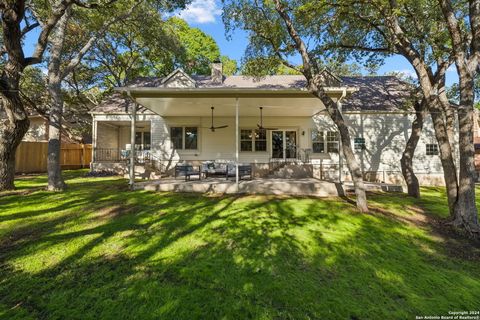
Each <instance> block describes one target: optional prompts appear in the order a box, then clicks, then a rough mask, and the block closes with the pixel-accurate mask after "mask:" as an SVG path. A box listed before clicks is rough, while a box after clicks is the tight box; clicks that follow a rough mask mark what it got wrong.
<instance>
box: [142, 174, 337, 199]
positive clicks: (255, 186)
mask: <svg viewBox="0 0 480 320" xmlns="http://www.w3.org/2000/svg"><path fill="white" fill-rule="evenodd" d="M338 186H339V184H338V183H334V182H329V181H320V180H317V179H313V178H310V179H298V180H297V179H253V180H242V181H240V183H239V186H238V191H237V187H236V184H235V181H234V180H225V179H205V180H191V181H185V180H183V179H180V178H179V179H177V180H175V179H172V178H166V179H162V180H155V181H146V182H139V183H136V184H135V187H134V189H135V190H151V191H162V192H198V193H208V192H212V193H220V194H234V193H246V194H271V195H301V196H314V197H334V196H338V195H339V191H338V189H337V187H338Z"/></svg>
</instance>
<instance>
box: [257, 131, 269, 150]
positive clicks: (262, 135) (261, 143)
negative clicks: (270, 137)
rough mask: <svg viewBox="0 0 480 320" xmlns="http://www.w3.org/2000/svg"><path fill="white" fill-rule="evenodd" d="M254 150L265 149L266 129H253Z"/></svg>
mask: <svg viewBox="0 0 480 320" xmlns="http://www.w3.org/2000/svg"><path fill="white" fill-rule="evenodd" d="M255 151H267V130H255Z"/></svg>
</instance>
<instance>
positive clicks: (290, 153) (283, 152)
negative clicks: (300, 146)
mask: <svg viewBox="0 0 480 320" xmlns="http://www.w3.org/2000/svg"><path fill="white" fill-rule="evenodd" d="M271 141H272V147H271V156H272V158H273V159H294V158H296V157H297V131H294V130H272V131H271Z"/></svg>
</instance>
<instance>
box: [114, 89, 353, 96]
mask: <svg viewBox="0 0 480 320" xmlns="http://www.w3.org/2000/svg"><path fill="white" fill-rule="evenodd" d="M324 89H325V91H326V92H328V93H333V94H338V93H340V94H342V97H344V96H346V94H347V93H353V92H356V91H358V89H357V88H353V87H327V88H324ZM114 90H115V91H117V92H122V93H127V94H128V95H129V96H130V97H132V98H139V97H145V98H147V97H165V98H167V97H181V96H185V97H188V96H199V97H201V96H210V97H211V96H217V97H242V96H243V97H255V96H272V95H275V96H277V95H278V96H304V97H311V96H312V94H311V93H310V92H309V91H308V90H306V89H291V88H225V87H220V88H218V87H217V88H153V87H138V88H132V87H119V88H115V89H114Z"/></svg>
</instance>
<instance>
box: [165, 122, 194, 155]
mask: <svg viewBox="0 0 480 320" xmlns="http://www.w3.org/2000/svg"><path fill="white" fill-rule="evenodd" d="M172 128H182V148H181V149H175V148H174V146H173V139H172ZM185 128H197V148H196V149H185ZM200 135H201V134H200V126H199V125H196V124H185V125H184V124H172V125H170V126H168V136H169V138H170V144H171V146H172V149H175V150H176V151H178V152H181V153H184V154H185V153H197V152H199V151H200Z"/></svg>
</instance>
